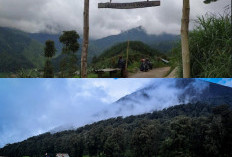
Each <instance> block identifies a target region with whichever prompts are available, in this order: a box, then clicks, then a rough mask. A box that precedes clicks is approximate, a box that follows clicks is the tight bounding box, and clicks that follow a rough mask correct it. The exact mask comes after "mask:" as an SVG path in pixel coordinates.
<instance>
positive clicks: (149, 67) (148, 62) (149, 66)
mask: <svg viewBox="0 0 232 157" xmlns="http://www.w3.org/2000/svg"><path fill="white" fill-rule="evenodd" d="M145 64H146V65H147V67H148V69H150V70H152V64H151V62H150V60H149V59H148V58H146V60H145Z"/></svg>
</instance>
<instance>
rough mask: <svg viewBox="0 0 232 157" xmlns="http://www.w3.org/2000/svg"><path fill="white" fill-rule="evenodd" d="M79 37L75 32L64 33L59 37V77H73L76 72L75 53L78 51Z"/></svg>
mask: <svg viewBox="0 0 232 157" xmlns="http://www.w3.org/2000/svg"><path fill="white" fill-rule="evenodd" d="M79 38H80V37H79V35H78V34H77V32H76V31H64V32H63V34H62V35H61V36H60V42H61V43H63V46H64V47H63V49H62V53H63V56H62V59H61V61H60V71H61V77H74V76H75V73H76V72H77V69H78V66H77V61H78V59H77V55H76V54H75V52H77V51H78V49H79V43H78V41H77V40H78V39H79Z"/></svg>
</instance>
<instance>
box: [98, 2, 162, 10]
mask: <svg viewBox="0 0 232 157" xmlns="http://www.w3.org/2000/svg"><path fill="white" fill-rule="evenodd" d="M155 6H160V1H142V2H132V3H98V8H112V9H134V8H147V7H155Z"/></svg>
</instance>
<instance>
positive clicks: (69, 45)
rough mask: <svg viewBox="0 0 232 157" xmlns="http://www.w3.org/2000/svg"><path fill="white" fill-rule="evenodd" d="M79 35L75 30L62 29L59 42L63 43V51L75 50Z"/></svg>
mask: <svg viewBox="0 0 232 157" xmlns="http://www.w3.org/2000/svg"><path fill="white" fill-rule="evenodd" d="M79 38H80V37H79V35H78V34H77V32H76V31H64V32H63V34H62V35H61V36H60V42H61V43H63V44H64V47H63V49H62V52H63V53H67V54H68V53H70V52H73V53H75V52H77V50H78V49H79V43H78V42H77V40H78V39H79Z"/></svg>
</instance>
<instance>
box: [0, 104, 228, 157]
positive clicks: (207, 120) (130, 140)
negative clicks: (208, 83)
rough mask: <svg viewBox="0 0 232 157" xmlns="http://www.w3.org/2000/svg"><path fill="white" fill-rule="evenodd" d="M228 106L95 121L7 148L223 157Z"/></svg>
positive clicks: (116, 156) (106, 155)
mask: <svg viewBox="0 0 232 157" xmlns="http://www.w3.org/2000/svg"><path fill="white" fill-rule="evenodd" d="M231 132H232V108H231V106H228V105H221V106H211V105H206V104H201V103H196V104H185V105H178V106H173V107H170V108H168V109H164V110H162V111H154V112H153V113H148V114H143V115H137V116H129V117H126V118H122V117H118V118H111V119H108V120H103V121H99V122H96V123H93V124H91V125H86V126H84V127H80V128H78V129H76V130H70V131H63V132H58V133H55V134H51V133H45V134H42V135H39V136H34V137H31V138H29V139H27V140H25V141H23V142H19V143H14V144H8V145H6V146H5V147H4V148H2V149H0V155H6V156H11V157H18V156H24V155H28V156H36V157H37V156H38V157H39V156H42V155H44V154H45V153H46V152H48V153H49V154H51V155H50V156H55V154H56V153H57V152H65V153H68V154H69V155H70V156H75V157H82V156H86V157H93V156H95V157H97V156H98V157H154V156H160V157H161V156H162V157H205V156H211V157H229V156H232V150H231V146H232V134H231Z"/></svg>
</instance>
